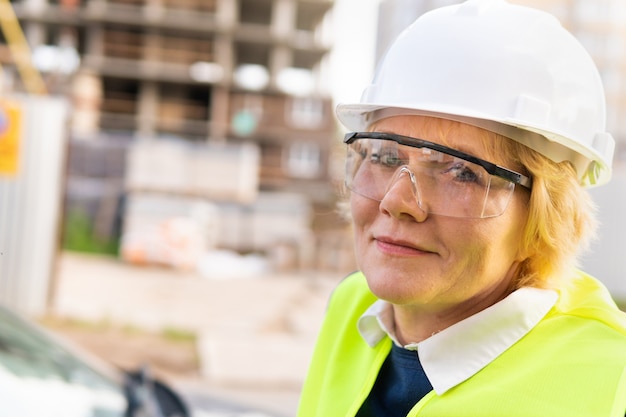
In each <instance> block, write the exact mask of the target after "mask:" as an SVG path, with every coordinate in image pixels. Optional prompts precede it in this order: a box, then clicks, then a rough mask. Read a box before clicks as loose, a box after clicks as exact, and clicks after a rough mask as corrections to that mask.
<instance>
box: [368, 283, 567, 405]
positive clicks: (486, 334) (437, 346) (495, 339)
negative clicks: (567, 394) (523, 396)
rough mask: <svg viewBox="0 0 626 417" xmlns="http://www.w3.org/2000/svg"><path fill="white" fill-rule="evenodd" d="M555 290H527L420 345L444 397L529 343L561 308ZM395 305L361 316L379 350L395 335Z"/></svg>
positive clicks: (416, 346) (378, 303)
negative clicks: (550, 313)
mask: <svg viewBox="0 0 626 417" xmlns="http://www.w3.org/2000/svg"><path fill="white" fill-rule="evenodd" d="M557 298H558V294H557V293H556V292H555V291H552V290H544V289H538V288H529V287H526V288H521V289H519V290H517V291H515V292H513V293H512V294H510V295H509V296H508V297H506V298H505V299H503V300H501V301H500V302H498V303H496V304H494V305H492V306H491V307H489V308H487V309H485V310H483V311H481V312H479V313H477V314H475V315H473V316H471V317H468V318H467V319H465V320H462V321H460V322H458V323H456V324H454V325H452V326H450V327H448V328H447V329H445V330H442V331H441V332H439V333H436V334H434V335H433V336H431V337H429V338H428V339H426V340H423V341H421V342H419V343H413V344H410V345H407V346H405V348H407V349H414V350H417V352H418V355H419V358H420V362H421V364H422V367H423V368H424V371H425V372H426V376H427V377H428V380H429V381H430V383H431V385H432V386H433V389H434V390H435V392H436V393H437V394H439V395H441V394H443V393H444V392H446V391H448V390H449V389H451V388H453V387H455V386H456V385H458V384H460V383H462V382H464V381H465V380H467V379H469V378H471V377H472V376H473V375H475V374H476V373H477V372H478V371H480V370H481V369H483V368H484V367H485V366H487V365H488V364H489V363H491V362H492V361H493V360H495V359H496V358H497V357H498V356H500V355H501V354H502V353H504V352H505V351H506V350H507V349H509V348H510V347H511V346H513V344H515V343H516V342H517V341H518V340H520V339H521V338H522V337H524V336H525V335H526V334H527V333H528V332H529V331H530V330H531V329H532V328H533V327H535V326H536V325H537V323H539V321H541V319H542V318H543V317H544V316H545V315H546V314H547V313H548V311H550V309H551V308H552V307H553V306H554V304H555V303H556V300H557ZM394 328H395V326H394V317H393V310H392V308H391V304H389V303H387V302H386V301H382V300H378V301H376V302H374V304H372V305H371V306H370V308H369V309H367V311H366V312H365V313H364V314H363V315H362V316H361V318H360V319H359V322H358V329H359V332H360V334H361V336H362V337H363V339H365V341H366V342H367V343H368V344H369V345H370V346H371V347H374V346H375V345H376V344H378V342H380V341H381V340H382V339H383V338H384V337H385V336H389V337H390V338H391V339H392V340H393V341H394V343H396V344H397V345H400V344H399V343H398V341H397V338H396V337H395V334H394Z"/></svg>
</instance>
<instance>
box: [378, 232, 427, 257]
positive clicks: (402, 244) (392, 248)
mask: <svg viewBox="0 0 626 417" xmlns="http://www.w3.org/2000/svg"><path fill="white" fill-rule="evenodd" d="M374 241H375V242H376V245H377V246H378V248H379V249H380V250H381V251H383V252H388V253H394V254H424V253H434V252H433V251H431V250H428V249H427V248H425V247H423V246H421V245H419V244H416V243H413V242H409V241H407V240H403V239H397V238H393V237H390V236H374Z"/></svg>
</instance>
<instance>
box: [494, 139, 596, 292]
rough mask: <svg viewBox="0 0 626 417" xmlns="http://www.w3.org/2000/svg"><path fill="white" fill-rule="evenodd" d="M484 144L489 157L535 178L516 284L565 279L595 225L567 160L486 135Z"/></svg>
mask: <svg viewBox="0 0 626 417" xmlns="http://www.w3.org/2000/svg"><path fill="white" fill-rule="evenodd" d="M489 136H492V138H494V139H496V140H493V139H492V140H490V141H489V146H488V147H486V149H487V150H488V152H489V153H490V154H493V155H499V157H500V158H502V157H503V156H504V160H507V161H509V163H513V164H515V165H517V166H521V167H523V169H522V171H524V173H525V174H527V175H530V177H531V178H532V180H533V185H532V190H531V191H530V200H529V202H528V219H527V221H526V225H525V227H524V234H523V238H522V241H521V242H520V253H523V254H525V255H526V257H525V259H524V260H523V261H522V263H521V265H520V268H519V270H518V274H517V277H516V280H515V282H516V288H520V287H524V286H531V287H541V288H555V287H558V286H560V285H563V284H565V283H566V281H567V276H568V274H571V273H572V271H573V269H574V268H576V267H577V266H578V263H579V258H580V255H581V253H582V252H583V251H584V250H586V249H587V248H588V247H589V244H590V242H591V240H592V239H593V238H594V237H595V233H596V229H597V219H596V207H595V204H594V203H593V200H592V199H591V196H590V195H589V193H588V192H587V190H586V189H585V188H583V187H582V186H581V185H580V183H579V182H578V179H577V175H576V171H575V169H574V167H573V165H572V164H571V163H570V162H568V161H563V162H559V163H557V162H554V161H552V160H550V159H548V158H547V157H545V156H543V155H541V154H540V153H538V152H537V151H535V150H533V149H530V148H528V147H526V146H524V145H522V144H520V143H518V142H515V141H514V140H511V139H509V138H506V137H504V136H501V135H498V134H495V133H493V134H490V135H489Z"/></svg>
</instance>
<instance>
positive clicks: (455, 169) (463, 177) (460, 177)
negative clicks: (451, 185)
mask: <svg viewBox="0 0 626 417" xmlns="http://www.w3.org/2000/svg"><path fill="white" fill-rule="evenodd" d="M444 173H445V174H451V175H452V176H453V177H454V180H455V181H457V182H462V183H475V184H481V183H482V177H483V176H482V175H480V172H478V171H477V168H476V167H471V166H468V164H467V163H465V162H462V161H457V162H455V163H454V164H452V165H450V166H449V167H448V168H447V169H446V170H444Z"/></svg>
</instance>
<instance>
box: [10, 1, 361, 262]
mask: <svg viewBox="0 0 626 417" xmlns="http://www.w3.org/2000/svg"><path fill="white" fill-rule="evenodd" d="M10 4H11V5H12V6H13V10H14V11H15V15H16V16H17V19H18V21H19V23H20V26H21V28H22V30H23V33H24V34H25V38H26V39H27V41H28V45H29V47H30V52H31V56H32V60H31V62H30V64H31V65H32V67H33V68H35V69H37V70H38V72H39V73H40V74H42V76H43V79H44V80H45V84H46V88H47V90H48V92H49V93H50V94H58V95H65V96H67V97H68V98H69V99H70V100H71V105H72V117H71V120H70V125H71V128H70V132H71V135H70V136H71V137H70V139H69V154H68V155H69V157H68V184H67V190H66V207H65V214H66V223H67V222H68V221H69V222H71V221H74V220H76V218H77V216H78V218H79V220H81V221H85V222H86V223H87V224H88V227H89V230H90V233H92V234H93V235H94V237H95V238H96V239H104V240H107V239H109V240H111V239H119V240H120V241H121V243H122V244H121V248H120V252H121V254H122V256H123V257H125V258H127V259H128V260H130V261H136V262H152V261H154V260H158V261H159V262H164V263H169V264H172V265H175V266H180V265H182V266H185V267H186V266H189V265H190V264H191V263H193V259H194V258H193V256H192V257H191V258H189V253H188V252H189V251H187V253H185V254H183V255H184V256H183V255H180V254H174V255H172V251H174V252H176V251H179V252H180V250H181V247H184V248H189V247H194V248H204V247H209V248H227V249H234V250H236V251H239V252H265V253H268V252H272V251H274V252H277V251H279V249H277V248H282V249H281V250H282V252H280V254H277V253H275V254H274V255H273V256H275V257H277V258H279V259H278V260H277V262H278V263H279V264H281V265H299V266H302V265H305V266H306V265H309V266H311V265H312V266H317V267H320V266H321V267H326V266H328V267H336V266H338V263H339V264H340V263H342V262H345V259H346V258H349V255H348V256H347V257H341V256H339V258H337V250H343V249H341V248H342V247H343V243H342V242H343V241H342V239H341V238H337V239H338V240H335V237H330V238H328V236H334V234H333V233H331V232H329V233H328V234H325V232H326V231H328V229H333V228H335V226H336V225H337V224H338V223H337V222H338V220H337V216H336V215H335V209H334V201H335V198H336V183H335V182H334V181H333V179H332V178H331V177H332V175H331V173H332V171H333V166H332V161H333V143H336V142H337V134H336V127H335V122H334V118H333V116H332V100H331V98H330V94H329V91H328V86H327V83H328V81H327V80H328V78H329V77H328V71H329V62H328V61H329V53H330V50H331V42H332V33H331V32H332V27H331V18H332V8H333V0H13V1H11V3H10ZM7 35H8V34H7V33H6V30H5V32H4V37H3V39H1V40H2V42H1V43H3V45H0V46H2V48H0V63H1V64H2V66H3V70H4V71H3V82H2V85H3V91H5V92H6V91H24V90H27V88H28V85H26V84H25V80H24V77H23V74H20V62H18V59H16V53H15V48H13V49H12V48H11V46H12V45H11V39H10V36H7ZM21 65H25V64H24V63H22V64H21ZM20 75H22V76H20ZM174 220H175V221H174ZM185 222H187V223H185ZM329 223H330V224H331V225H332V227H328V226H327V227H324V226H323V225H325V224H326V225H327V224H329ZM339 224H341V223H340V222H339ZM191 229H194V230H201V233H200V234H199V235H198V233H196V232H191V231H190V230H191ZM320 230H321V233H318V232H320ZM66 232H67V228H66ZM320 236H321V237H320ZM320 239H330V240H331V241H332V242H331V243H332V244H330V247H333V245H335V246H336V247H335V248H334V249H333V250H332V252H333V253H334V255H333V256H328V255H327V254H321V253H319V247H320V246H324V247H328V246H329V245H328V241H327V242H326V244H325V245H320V244H319V241H320ZM157 241H159V242H160V243H159V245H156V244H155V242H157ZM198 241H201V243H198ZM333 242H338V243H333ZM196 243H197V244H196ZM194 245H195V246H194ZM155 246H159V247H155ZM339 247H341V248H339ZM338 248H339V249H338ZM335 249H337V250H335ZM185 250H187V249H185ZM348 251H349V249H348ZM192 252H193V251H192ZM179 255H180V256H183V258H184V259H183V260H182V261H180V259H179V258H177V256H179ZM180 256H179V257H180ZM185 257H187V258H185ZM335 258H337V259H335ZM190 259H191V260H190ZM333 259H334V260H333ZM322 260H324V261H322ZM324 262H326V263H329V265H323V263H324ZM320 263H322V264H320Z"/></svg>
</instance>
